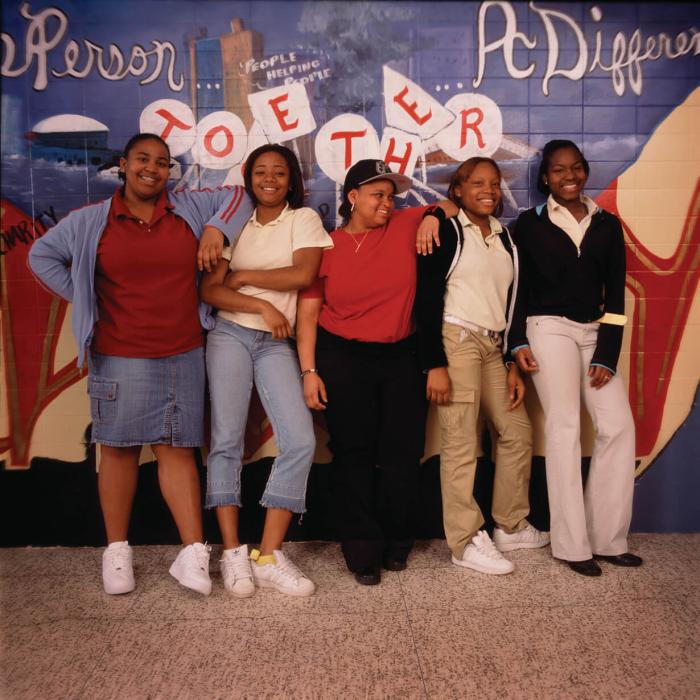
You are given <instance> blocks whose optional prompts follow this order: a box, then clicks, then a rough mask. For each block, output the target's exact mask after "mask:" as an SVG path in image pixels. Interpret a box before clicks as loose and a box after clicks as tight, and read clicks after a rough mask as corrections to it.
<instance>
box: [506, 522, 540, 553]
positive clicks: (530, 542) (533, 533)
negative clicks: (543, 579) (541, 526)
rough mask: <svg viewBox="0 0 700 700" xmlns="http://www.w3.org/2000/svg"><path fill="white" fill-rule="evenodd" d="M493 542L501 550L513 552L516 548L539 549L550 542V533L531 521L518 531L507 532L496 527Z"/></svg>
mask: <svg viewBox="0 0 700 700" xmlns="http://www.w3.org/2000/svg"><path fill="white" fill-rule="evenodd" d="M526 522H527V521H526ZM493 543H494V544H495V545H496V549H497V550H498V551H499V552H512V551H513V550H515V549H538V548H539V547H544V546H545V545H548V544H549V533H548V532H543V531H542V530H538V529H537V528H535V527H533V526H532V525H530V523H527V525H526V526H525V527H524V528H523V529H522V530H517V531H516V532H506V531H505V530H501V528H500V527H496V528H494V530H493Z"/></svg>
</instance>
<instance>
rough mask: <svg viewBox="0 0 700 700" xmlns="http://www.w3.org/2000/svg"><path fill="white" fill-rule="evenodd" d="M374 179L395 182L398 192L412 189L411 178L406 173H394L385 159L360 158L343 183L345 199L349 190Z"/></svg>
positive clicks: (401, 192)
mask: <svg viewBox="0 0 700 700" xmlns="http://www.w3.org/2000/svg"><path fill="white" fill-rule="evenodd" d="M374 180H390V181H391V182H393V183H394V188H395V190H396V194H403V193H404V192H406V191H408V190H410V189H411V178H410V177H407V176H406V175H399V174H398V173H392V172H391V168H390V167H389V166H388V165H387V164H386V163H385V162H384V161H383V160H375V159H373V158H367V159H365V160H358V161H357V163H355V164H354V165H353V166H352V167H351V168H350V170H348V172H347V174H346V175H345V183H344V184H343V199H346V198H347V196H348V192H350V190H354V189H355V188H356V187H359V186H360V185H366V184H367V183H368V182H373V181H374Z"/></svg>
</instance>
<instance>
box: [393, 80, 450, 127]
mask: <svg viewBox="0 0 700 700" xmlns="http://www.w3.org/2000/svg"><path fill="white" fill-rule="evenodd" d="M384 114H385V115H386V122H387V124H388V125H389V126H393V127H395V128H397V129H401V130H403V131H407V132H409V133H411V134H417V135H418V136H420V137H421V138H422V139H429V138H430V137H431V136H435V134H437V132H438V131H440V129H444V128H445V127H446V126H447V125H448V124H450V123H451V122H453V121H454V118H455V117H454V114H453V113H452V112H450V111H449V110H448V109H445V107H443V106H442V105H441V104H440V103H439V102H438V101H437V100H436V99H435V98H434V97H432V96H431V95H429V94H428V93H427V92H426V91H425V90H423V88H422V87H420V86H419V85H416V84H415V83H414V82H413V81H412V80H409V79H408V78H406V77H405V76H403V75H401V73H398V72H397V71H395V70H392V69H391V68H389V66H384Z"/></svg>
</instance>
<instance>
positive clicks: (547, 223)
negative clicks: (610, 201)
mask: <svg viewBox="0 0 700 700" xmlns="http://www.w3.org/2000/svg"><path fill="white" fill-rule="evenodd" d="M513 238H514V240H515V242H516V244H517V246H518V250H519V251H520V265H521V274H520V289H519V290H518V303H517V304H516V309H515V314H514V318H513V324H512V330H511V342H512V346H511V347H514V348H517V347H519V346H522V345H528V344H529V343H528V341H527V332H526V326H525V321H526V318H527V317H528V316H542V315H545V316H564V317H565V318H568V319H571V320H572V321H577V322H579V323H589V322H591V321H597V320H598V319H600V318H601V316H602V315H603V314H604V313H606V312H609V313H613V314H624V313H625V240H624V236H623V233H622V224H620V221H619V219H618V218H617V217H616V216H615V215H613V214H611V213H610V212H607V211H604V210H603V209H598V211H597V212H595V213H594V214H593V216H592V217H591V223H590V226H589V227H588V230H587V231H586V233H585V235H584V237H583V240H582V241H581V245H580V247H579V248H577V247H576V244H575V243H574V242H573V241H572V240H571V238H570V237H569V236H568V235H567V233H566V232H565V231H563V230H562V229H560V228H559V227H558V226H556V225H555V224H553V223H552V222H551V220H550V218H549V213H548V211H547V206H546V205H545V204H542V205H540V206H538V207H535V208H534V209H528V210H527V211H525V212H523V213H522V214H521V215H520V216H519V217H518V220H517V221H516V223H515V230H514V234H513ZM622 331H623V327H622V326H618V325H611V324H608V323H601V324H600V329H599V331H598V342H597V344H596V349H595V352H594V354H593V359H592V360H591V364H597V365H602V366H604V367H606V368H608V369H609V370H611V371H612V372H615V371H617V361H618V359H619V356H620V347H621V346H622Z"/></svg>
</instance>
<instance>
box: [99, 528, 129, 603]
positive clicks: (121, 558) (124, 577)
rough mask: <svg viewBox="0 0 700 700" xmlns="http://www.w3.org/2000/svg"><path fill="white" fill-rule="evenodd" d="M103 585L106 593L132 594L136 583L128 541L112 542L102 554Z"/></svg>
mask: <svg viewBox="0 0 700 700" xmlns="http://www.w3.org/2000/svg"><path fill="white" fill-rule="evenodd" d="M102 583H103V585H104V588H105V593H109V594H110V595H119V594H121V593H131V591H133V590H134V588H136V581H134V563H133V553H132V549H131V547H130V546H129V543H128V542H127V541H124V542H112V544H110V545H109V546H108V547H107V549H105V551H104V553H103V554H102Z"/></svg>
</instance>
